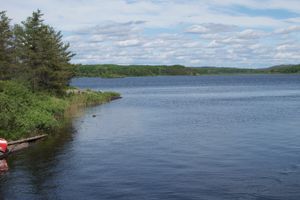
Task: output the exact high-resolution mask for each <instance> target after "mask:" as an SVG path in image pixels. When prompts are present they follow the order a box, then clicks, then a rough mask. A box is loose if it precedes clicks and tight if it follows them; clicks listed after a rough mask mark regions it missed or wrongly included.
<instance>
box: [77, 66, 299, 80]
mask: <svg viewBox="0 0 300 200" xmlns="http://www.w3.org/2000/svg"><path fill="white" fill-rule="evenodd" d="M258 73H300V65H281V66H274V67H270V68H265V69H243V68H225V67H185V66H182V65H171V66H167V65H155V66H154V65H115V64H98V65H77V66H76V67H75V76H77V77H78V76H85V77H104V78H117V77H127V76H164V75H169V76H172V75H190V76H198V75H210V74H211V75H214V74H258Z"/></svg>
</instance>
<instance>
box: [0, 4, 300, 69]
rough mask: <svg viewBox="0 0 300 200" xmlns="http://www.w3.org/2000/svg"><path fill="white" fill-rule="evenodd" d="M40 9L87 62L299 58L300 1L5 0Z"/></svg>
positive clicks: (20, 8) (18, 13)
mask: <svg viewBox="0 0 300 200" xmlns="http://www.w3.org/2000/svg"><path fill="white" fill-rule="evenodd" d="M37 9H40V10H41V11H42V12H43V13H44V16H43V17H44V20H45V23H47V24H50V25H51V26H53V27H54V28H55V29H56V30H60V31H62V33H63V35H64V37H63V40H64V41H65V42H69V43H70V45H71V50H72V51H73V52H74V53H76V56H75V57H74V58H73V59H72V63H81V64H100V63H114V64H154V65H158V64H165V65H172V64H182V65H186V66H195V67H200V66H218V67H240V68H263V67H268V66H273V65H279V64H296V63H300V0H26V1H24V0H0V10H6V11H7V15H8V16H9V17H10V18H12V19H13V23H20V22H21V21H23V20H25V19H26V17H28V16H30V15H31V13H32V11H34V10H37Z"/></svg>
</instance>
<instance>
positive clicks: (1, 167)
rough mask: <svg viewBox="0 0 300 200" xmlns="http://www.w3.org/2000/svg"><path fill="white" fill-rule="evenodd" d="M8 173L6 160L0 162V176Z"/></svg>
mask: <svg viewBox="0 0 300 200" xmlns="http://www.w3.org/2000/svg"><path fill="white" fill-rule="evenodd" d="M7 171H8V165H7V162H6V159H2V160H0V176H1V175H3V174H4V173H5V172H7Z"/></svg>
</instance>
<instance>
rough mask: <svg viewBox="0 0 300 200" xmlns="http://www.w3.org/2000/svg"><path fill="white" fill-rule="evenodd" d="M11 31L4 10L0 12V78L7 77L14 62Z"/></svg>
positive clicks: (9, 75)
mask: <svg viewBox="0 0 300 200" xmlns="http://www.w3.org/2000/svg"><path fill="white" fill-rule="evenodd" d="M13 51H14V50H13V32H12V29H11V27H10V19H9V18H8V17H7V16H6V12H4V11H2V12H0V80H5V79H9V78H10V77H11V74H12V66H13V62H14V57H13V56H14V54H13V53H14V52H13Z"/></svg>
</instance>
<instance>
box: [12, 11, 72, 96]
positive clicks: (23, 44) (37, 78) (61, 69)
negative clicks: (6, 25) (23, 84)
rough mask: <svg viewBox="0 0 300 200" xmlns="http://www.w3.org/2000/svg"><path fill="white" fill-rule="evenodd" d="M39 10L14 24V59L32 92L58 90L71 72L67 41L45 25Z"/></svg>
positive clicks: (66, 81) (59, 33)
mask: <svg viewBox="0 0 300 200" xmlns="http://www.w3.org/2000/svg"><path fill="white" fill-rule="evenodd" d="M42 16H43V14H42V13H41V11H40V10H38V11H37V12H33V13H32V16H31V17H28V18H27V20H26V21H24V22H22V25H16V26H15V29H14V31H15V37H16V42H15V43H16V51H17V60H18V61H19V63H20V64H21V65H22V69H23V74H26V78H27V80H28V81H29V83H30V86H31V89H32V90H33V91H38V90H48V91H53V92H55V93H61V92H62V91H63V89H64V87H65V86H66V85H67V84H68V82H69V80H70V79H71V77H72V76H71V75H72V65H71V64H70V63H69V61H70V59H71V58H72V56H74V54H72V53H71V52H70V51H69V50H68V49H69V44H64V43H63V41H62V34H61V32H56V31H55V30H54V28H52V27H51V26H49V25H46V24H44V22H43V20H42Z"/></svg>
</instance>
